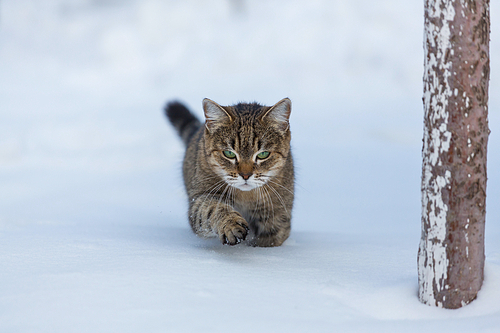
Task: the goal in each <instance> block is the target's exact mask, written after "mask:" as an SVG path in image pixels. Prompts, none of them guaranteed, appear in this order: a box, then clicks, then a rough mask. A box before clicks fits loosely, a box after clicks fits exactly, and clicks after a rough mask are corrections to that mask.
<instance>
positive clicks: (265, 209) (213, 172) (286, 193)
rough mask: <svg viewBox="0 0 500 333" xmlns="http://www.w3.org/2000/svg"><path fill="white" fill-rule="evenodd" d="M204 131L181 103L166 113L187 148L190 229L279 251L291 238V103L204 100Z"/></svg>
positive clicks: (228, 241) (171, 105)
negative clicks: (267, 104) (220, 103)
mask: <svg viewBox="0 0 500 333" xmlns="http://www.w3.org/2000/svg"><path fill="white" fill-rule="evenodd" d="M203 111H204V113H205V122H204V124H203V123H202V122H200V121H199V120H198V119H197V118H196V117H195V116H194V115H193V114H192V113H191V112H190V111H189V110H188V109H187V108H186V107H185V106H184V105H183V104H181V103H179V102H176V101H174V102H170V103H168V104H167V106H166V107H165V113H166V115H167V117H168V119H169V120H170V122H171V123H172V125H173V126H174V127H175V129H176V130H177V132H178V134H179V135H180V137H181V138H182V141H183V142H184V144H185V145H186V153H185V156H184V163H183V176H184V185H185V187H186V191H187V194H188V197H189V211H188V216H189V223H190V225H191V228H192V229H193V231H194V233H196V234H197V235H198V236H201V237H205V238H206V237H213V236H216V237H218V238H219V239H220V241H221V242H222V244H228V245H236V244H239V243H240V242H241V241H244V240H245V239H246V238H247V235H252V238H251V239H250V237H249V241H248V242H247V243H248V244H249V245H252V246H263V247H271V246H280V245H282V244H283V242H284V241H285V240H286V239H287V238H288V236H289V235H290V229H291V223H290V220H291V217H292V215H291V214H292V207H293V199H294V167H293V159H292V153H291V150H290V140H291V133H290V125H289V117H290V112H291V101H290V99H288V98H284V99H282V100H281V101H279V102H278V103H276V104H275V105H273V106H271V107H269V106H262V105H260V104H258V103H239V104H236V105H233V106H221V105H219V104H217V103H215V102H214V101H212V100H210V99H208V98H205V99H204V100H203Z"/></svg>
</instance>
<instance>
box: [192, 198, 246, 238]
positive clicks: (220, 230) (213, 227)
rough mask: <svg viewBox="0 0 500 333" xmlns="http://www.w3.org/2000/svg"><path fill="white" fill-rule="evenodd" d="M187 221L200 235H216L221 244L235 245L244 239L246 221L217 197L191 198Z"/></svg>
mask: <svg viewBox="0 0 500 333" xmlns="http://www.w3.org/2000/svg"><path fill="white" fill-rule="evenodd" d="M189 223H190V224H191V228H192V229H193V231H194V232H195V233H196V234H197V235H199V236H201V237H212V236H218V237H219V239H220V241H221V243H222V244H229V245H236V244H238V243H240V242H241V241H242V240H245V238H246V237H247V234H248V230H249V228H248V223H247V221H246V220H245V219H244V218H243V216H241V214H240V213H238V212H237V211H236V210H234V208H233V207H232V206H231V205H229V204H227V203H225V202H224V200H221V199H220V198H217V197H211V198H207V196H199V197H196V198H192V199H191V200H190V205H189Z"/></svg>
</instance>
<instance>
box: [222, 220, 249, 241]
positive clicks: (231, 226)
mask: <svg viewBox="0 0 500 333" xmlns="http://www.w3.org/2000/svg"><path fill="white" fill-rule="evenodd" d="M248 230H249V229H248V223H247V221H245V219H244V218H242V217H241V216H238V217H237V218H228V219H227V220H225V221H224V222H222V223H221V225H220V227H219V239H220V241H221V243H222V244H228V245H236V244H239V243H241V241H244V240H245V238H246V237H247V235H248Z"/></svg>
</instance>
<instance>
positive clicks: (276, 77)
mask: <svg viewBox="0 0 500 333" xmlns="http://www.w3.org/2000/svg"><path fill="white" fill-rule="evenodd" d="M498 12H499V8H498V2H495V1H492V3H491V17H492V25H491V27H492V32H491V39H492V41H491V82H490V108H489V110H490V128H491V130H492V134H491V136H490V143H489V156H488V158H489V165H488V172H489V182H488V203H487V237H490V238H488V239H489V240H488V241H495V239H494V238H491V237H493V235H497V236H498V234H499V233H500V227H499V223H498V221H499V220H500V207H499V206H500V205H498V202H499V200H500V172H499V171H498V170H497V168H496V166H498V165H499V158H500V153H499V152H500V137H499V130H498V129H499V128H500V118H499V115H498V110H499V108H500V99H499V97H498V95H499V94H497V93H496V92H497V91H498V90H499V88H500V85H499V82H500V81H499V78H500V70H499V67H498V63H499V62H498V54H499V51H500V44H499V42H498V38H497V36H498V29H497V27H498V24H497V23H496V22H497V21H498V20H500V19H499V18H498V15H497V13H498ZM422 40H423V3H422V1H421V0H406V1H401V0H380V1H368V0H336V1H331V0H308V1H303V0H301V1H299V0H287V1H284V0H212V1H203V0H182V1H180V0H179V1H176V0H168V1H163V0H162V1H160V0H142V1H138V0H122V1H117V0H44V1H35V0H0V231H1V230H4V231H5V230H7V229H12V228H15V227H16V226H19V225H22V226H26V225H31V224H37V225H45V224H48V225H76V224H78V225H88V226H92V225H94V226H95V225H101V224H108V225H112V224H116V225H117V227H119V226H120V225H123V224H128V225H131V224H132V225H136V226H139V227H140V226H145V225H153V224H154V225H157V226H162V227H163V226H165V227H167V226H168V227H180V228H186V229H187V228H188V224H187V219H186V213H185V212H186V207H187V204H186V196H185V194H184V188H183V185H182V179H181V170H180V167H181V163H182V157H183V149H184V148H183V147H182V144H181V142H180V140H179V139H178V138H177V137H176V134H175V133H174V131H173V129H172V127H171V126H170V125H169V124H167V122H166V120H165V119H164V116H163V113H162V108H163V106H164V104H165V103H166V101H168V100H171V99H179V100H181V101H183V102H185V103H186V104H187V105H189V107H190V108H192V110H193V111H194V112H195V113H197V114H198V115H199V116H200V117H201V116H202V112H201V100H202V99H203V98H204V97H208V98H211V99H213V100H215V101H216V102H218V103H219V104H222V105H229V104H232V103H236V102H239V101H258V102H260V103H262V104H268V105H271V104H274V103H276V102H277V101H279V100H280V99H281V98H284V97H289V98H290V99H291V100H292V102H293V108H292V116H291V128H292V133H293V139H292V145H293V149H294V157H295V160H296V168H297V196H296V205H295V211H294V218H293V230H298V231H315V232H317V231H319V232H334V233H371V234H373V233H404V234H409V235H411V237H412V239H415V252H416V251H417V244H418V240H419V237H420V176H421V140H422V127H423V108H422V102H421V96H422V73H423V42H422ZM495 237H496V236H495ZM490 239H491V240H490Z"/></svg>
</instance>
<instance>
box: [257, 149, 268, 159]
mask: <svg viewBox="0 0 500 333" xmlns="http://www.w3.org/2000/svg"><path fill="white" fill-rule="evenodd" d="M270 154H271V153H270V152H268V151H262V152H260V153H258V154H257V158H258V159H261V160H264V159H266V158H268V157H269V155H270Z"/></svg>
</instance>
